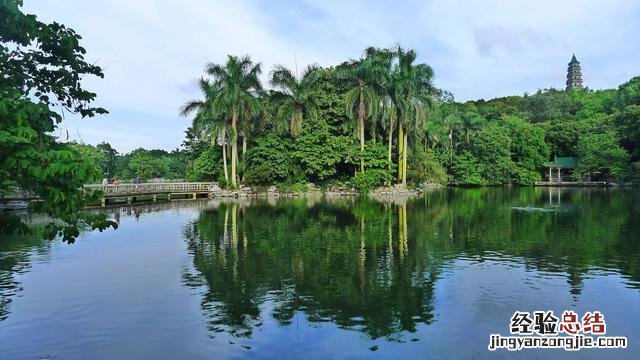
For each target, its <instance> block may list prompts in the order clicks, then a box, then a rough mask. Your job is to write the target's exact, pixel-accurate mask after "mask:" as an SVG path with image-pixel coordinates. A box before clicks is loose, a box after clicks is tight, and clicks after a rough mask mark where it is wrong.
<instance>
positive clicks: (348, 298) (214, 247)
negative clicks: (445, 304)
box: [186, 199, 438, 338]
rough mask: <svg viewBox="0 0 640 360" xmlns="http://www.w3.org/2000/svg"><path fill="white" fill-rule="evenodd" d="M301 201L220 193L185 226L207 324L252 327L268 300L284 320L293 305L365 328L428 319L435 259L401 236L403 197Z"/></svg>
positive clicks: (411, 326) (376, 332) (313, 317)
mask: <svg viewBox="0 0 640 360" xmlns="http://www.w3.org/2000/svg"><path fill="white" fill-rule="evenodd" d="M308 205H310V204H308V203H307V201H306V200H305V199H300V200H292V201H291V200H290V201H286V202H285V201H281V202H278V203H276V204H275V205H269V204H267V203H265V202H258V203H255V204H253V205H252V206H240V205H238V204H236V203H228V204H223V205H221V206H220V207H219V208H218V209H216V210H208V211H203V212H202V214H201V216H200V217H199V219H198V220H197V221H195V222H194V223H192V224H190V225H189V226H188V227H187V229H186V239H187V241H188V243H189V249H190V250H191V251H192V253H193V256H194V262H195V266H196V269H197V270H198V271H199V272H200V273H201V274H202V276H203V277H204V279H206V283H207V284H208V286H209V291H208V292H207V293H206V295H205V296H204V299H203V303H202V307H203V311H204V312H205V314H206V316H207V317H208V319H209V324H210V328H211V330H212V331H214V332H215V331H224V330H227V331H229V332H231V333H232V334H233V335H234V336H238V337H250V336H251V335H252V332H253V330H254V328H255V327H259V326H261V323H262V319H261V318H260V314H261V311H260V308H261V305H262V304H266V303H269V304H271V306H272V307H273V310H272V314H271V316H272V317H273V318H274V319H277V320H278V321H279V322H280V323H282V324H288V323H290V322H291V320H292V318H293V316H294V314H295V313H296V312H298V311H300V312H304V314H305V315H306V317H307V319H308V320H309V321H311V322H317V321H330V322H334V323H336V324H337V325H338V326H340V327H342V328H351V329H358V330H360V331H363V332H364V333H366V334H368V335H369V336H370V337H371V338H378V337H381V336H386V337H392V336H394V335H397V334H398V333H399V332H400V331H403V330H406V331H415V328H416V325H417V324H418V323H426V324H428V323H430V322H431V321H432V319H433V313H432V312H433V306H432V303H433V283H434V281H435V279H436V277H437V272H436V270H437V268H438V267H437V266H434V265H435V263H434V262H429V261H428V259H427V257H425V256H424V255H425V251H424V248H422V247H421V246H420V245H418V244H408V242H409V241H408V237H407V236H406V233H407V222H406V221H404V222H403V221H402V220H403V218H402V216H403V215H402V214H403V213H404V214H406V205H404V206H392V205H383V204H379V203H375V202H372V201H370V200H361V201H358V202H355V203H353V202H344V203H334V204H330V203H327V202H324V201H323V202H318V203H315V204H312V205H310V206H308ZM394 213H397V214H400V215H395V216H394ZM396 219H398V220H399V221H398V220H396ZM409 249H415V250H416V251H415V253H412V252H411V251H409ZM412 254H415V255H412ZM187 281H188V282H189V283H192V284H193V285H198V284H199V282H198V280H197V278H196V279H194V278H193V277H191V278H188V280H187ZM400 294H401V295H400Z"/></svg>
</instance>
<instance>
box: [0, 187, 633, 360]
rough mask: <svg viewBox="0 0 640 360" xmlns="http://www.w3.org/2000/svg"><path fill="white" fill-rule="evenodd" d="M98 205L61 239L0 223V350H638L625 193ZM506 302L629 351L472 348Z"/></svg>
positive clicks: (551, 354)
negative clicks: (582, 320) (102, 211)
mask: <svg viewBox="0 0 640 360" xmlns="http://www.w3.org/2000/svg"><path fill="white" fill-rule="evenodd" d="M106 211H108V212H109V213H110V214H111V216H112V217H114V218H116V220H118V221H119V222H120V228H119V229H118V230H117V231H105V232H103V233H100V232H86V233H84V234H83V235H82V236H81V237H80V239H78V240H77V241H76V242H75V243H74V244H66V243H62V242H61V241H60V240H55V241H42V240H39V238H38V236H37V231H36V234H34V235H32V236H29V237H15V236H11V237H9V236H6V235H4V236H3V235H0V358H2V359H39V358H51V359H87V358H91V359H133V358H155V359H165V358H166V359H190V358H208V359H213V358H215V359H224V358H265V359H271V358H305V359H307V358H309V359H313V358H346V357H349V358H363V359H364V358H421V359H425V358H488V357H492V356H497V357H503V358H511V357H516V358H540V359H547V358H581V359H582V358H603V357H604V358H628V359H634V358H635V359H638V358H640V345H639V344H640V325H639V324H640V192H638V191H631V190H628V191H627V190H596V189H582V190H572V189H562V190H560V189H469V190H462V189H455V190H451V189H445V190H437V191H433V192H430V193H428V194H426V195H425V196H424V197H422V198H418V199H412V200H408V201H401V200H394V201H388V202H377V201H373V200H358V199H325V200H322V199H294V200H278V201H275V200H271V201H267V200H254V201H213V200H211V201H198V202H174V203H168V204H154V205H140V206H133V207H124V208H112V209H108V210H106ZM32 220H33V221H34V222H35V223H37V222H38V221H41V220H39V219H38V217H37V216H34V217H33V219H32ZM515 310H520V311H535V310H553V311H554V312H555V314H556V315H559V314H561V313H562V311H563V310H574V311H576V312H578V313H579V314H581V315H582V314H583V313H584V312H586V311H593V310H599V311H601V312H602V313H603V314H604V315H605V320H606V323H607V335H611V336H627V337H628V338H629V348H628V349H620V350H582V351H580V352H578V353H569V352H565V351H563V350H544V351H540V350H538V351H532V350H526V351H522V352H518V353H509V352H507V351H506V350H498V351H496V352H495V353H490V352H489V351H488V350H487V345H488V343H489V335H490V334H492V333H500V334H503V335H508V333H509V319H510V317H511V315H512V314H513V312H514V311H515Z"/></svg>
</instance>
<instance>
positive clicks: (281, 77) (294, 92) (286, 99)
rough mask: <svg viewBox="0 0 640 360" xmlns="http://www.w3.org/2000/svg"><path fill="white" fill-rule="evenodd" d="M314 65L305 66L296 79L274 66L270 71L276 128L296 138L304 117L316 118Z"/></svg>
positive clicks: (281, 67) (288, 71)
mask: <svg viewBox="0 0 640 360" xmlns="http://www.w3.org/2000/svg"><path fill="white" fill-rule="evenodd" d="M318 69H319V67H318V66H317V65H315V64H312V65H309V66H307V67H306V68H305V69H304V71H303V72H302V76H301V77H299V78H298V77H296V75H294V74H293V73H292V72H291V70H289V69H287V68H286V67H284V66H282V65H276V66H274V67H273V70H272V71H271V85H272V86H273V87H274V88H275V90H274V91H273V92H272V94H271V95H272V98H273V100H274V101H275V102H276V104H277V105H276V108H277V110H276V114H275V118H276V119H275V120H276V126H277V127H278V128H279V129H280V130H281V131H282V132H285V130H287V131H288V132H289V133H290V134H291V135H292V136H297V135H298V134H299V133H300V131H301V130H302V123H303V120H304V116H305V115H308V116H310V117H311V118H317V117H318V109H317V106H316V102H315V87H316V86H315V85H316V80H317V78H316V76H315V75H316V71H317V70H318Z"/></svg>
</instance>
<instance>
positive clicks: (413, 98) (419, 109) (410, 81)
mask: <svg viewBox="0 0 640 360" xmlns="http://www.w3.org/2000/svg"><path fill="white" fill-rule="evenodd" d="M396 56H397V61H398V62H397V64H396V68H395V71H394V76H393V86H394V99H395V101H396V105H397V106H398V114H399V116H398V122H399V129H398V180H399V181H401V183H402V185H406V184H407V154H408V152H407V150H408V147H409V137H408V136H409V134H411V135H412V136H417V135H418V136H419V135H421V132H420V131H419V128H420V127H421V123H422V122H424V121H426V119H427V115H428V112H429V109H430V108H431V105H432V101H431V98H432V96H433V95H434V94H435V87H434V86H433V84H432V82H431V79H432V78H433V70H432V69H431V67H430V66H429V65H427V64H414V62H415V60H416V56H417V54H416V52H415V51H414V50H406V51H405V50H404V49H403V48H402V47H400V46H398V47H397V49H396Z"/></svg>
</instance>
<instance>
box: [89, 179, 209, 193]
mask: <svg viewBox="0 0 640 360" xmlns="http://www.w3.org/2000/svg"><path fill="white" fill-rule="evenodd" d="M217 186H218V183H216V182H181V183H142V184H119V185H113V184H109V185H102V184H91V185H85V186H84V187H85V188H87V189H93V190H102V191H103V192H104V194H105V196H114V195H122V196H126V195H135V194H172V193H190V192H207V191H209V188H211V187H217Z"/></svg>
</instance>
